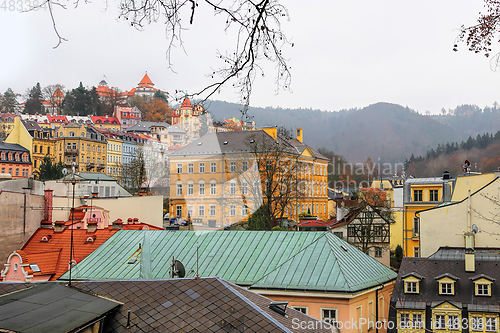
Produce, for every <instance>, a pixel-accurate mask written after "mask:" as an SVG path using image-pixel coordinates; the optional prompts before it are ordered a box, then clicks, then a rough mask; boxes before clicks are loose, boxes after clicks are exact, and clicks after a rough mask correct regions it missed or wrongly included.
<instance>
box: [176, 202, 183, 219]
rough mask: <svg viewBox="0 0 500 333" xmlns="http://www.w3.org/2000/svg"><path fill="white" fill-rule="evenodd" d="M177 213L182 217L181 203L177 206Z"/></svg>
mask: <svg viewBox="0 0 500 333" xmlns="http://www.w3.org/2000/svg"><path fill="white" fill-rule="evenodd" d="M175 213H176V216H177V217H181V216H182V206H181V205H177V206H176V207H175Z"/></svg>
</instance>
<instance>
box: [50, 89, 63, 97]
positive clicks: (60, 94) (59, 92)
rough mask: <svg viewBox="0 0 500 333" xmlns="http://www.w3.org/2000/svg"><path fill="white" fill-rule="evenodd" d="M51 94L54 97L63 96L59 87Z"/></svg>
mask: <svg viewBox="0 0 500 333" xmlns="http://www.w3.org/2000/svg"><path fill="white" fill-rule="evenodd" d="M52 96H54V97H64V94H63V92H62V91H61V89H59V88H57V89H56V91H55V92H54V94H53V95H52Z"/></svg>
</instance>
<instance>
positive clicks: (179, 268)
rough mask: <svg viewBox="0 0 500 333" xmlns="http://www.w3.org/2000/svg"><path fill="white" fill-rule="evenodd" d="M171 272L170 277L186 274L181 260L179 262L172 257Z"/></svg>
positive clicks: (181, 276)
mask: <svg viewBox="0 0 500 333" xmlns="http://www.w3.org/2000/svg"><path fill="white" fill-rule="evenodd" d="M171 272H172V276H171V277H172V278H174V277H179V278H183V277H185V276H186V269H185V268H184V265H183V264H182V262H180V261H179V260H175V259H174V258H173V257H172V267H171Z"/></svg>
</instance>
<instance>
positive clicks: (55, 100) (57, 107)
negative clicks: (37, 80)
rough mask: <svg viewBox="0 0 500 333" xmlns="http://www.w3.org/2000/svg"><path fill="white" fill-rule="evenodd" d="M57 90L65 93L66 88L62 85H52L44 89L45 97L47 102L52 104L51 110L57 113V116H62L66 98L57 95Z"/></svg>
mask: <svg viewBox="0 0 500 333" xmlns="http://www.w3.org/2000/svg"><path fill="white" fill-rule="evenodd" d="M57 89H59V90H61V92H62V91H64V86H63V85H62V84H58V83H57V84H51V85H48V86H46V87H45V88H43V91H42V92H43V97H44V99H45V100H47V101H49V102H50V106H51V109H52V110H53V111H55V113H56V114H61V110H62V105H63V100H64V96H58V95H56V91H57Z"/></svg>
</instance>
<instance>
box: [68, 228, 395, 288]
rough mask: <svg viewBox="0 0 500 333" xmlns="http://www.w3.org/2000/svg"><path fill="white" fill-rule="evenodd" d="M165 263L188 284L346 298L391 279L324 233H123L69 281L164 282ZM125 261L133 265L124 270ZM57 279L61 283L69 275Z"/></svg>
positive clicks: (376, 264)
mask: <svg viewBox="0 0 500 333" xmlns="http://www.w3.org/2000/svg"><path fill="white" fill-rule="evenodd" d="M139 244H141V245H139ZM197 249H198V254H197ZM197 256H198V260H197ZM144 257H146V258H147V257H150V260H151V261H150V265H142V264H141V258H144ZM172 257H175V258H176V259H177V260H180V261H181V262H182V263H183V264H184V266H185V268H186V276H187V277H193V276H195V274H196V271H197V270H198V273H199V274H200V276H219V277H221V278H223V279H225V280H228V281H230V282H232V283H235V284H238V285H242V286H250V285H253V286H252V287H256V288H264V287H268V286H271V287H272V288H276V289H286V290H314V291H320V292H331V291H332V292H347V293H353V292H357V291H360V290H363V289H366V288H370V287H373V286H377V285H380V284H381V283H385V282H388V281H392V280H393V279H395V278H396V274H395V273H394V272H393V271H392V270H390V269H389V268H387V267H386V266H384V265H382V264H380V263H379V262H378V261H376V260H375V259H373V258H371V257H369V256H367V255H366V254H364V253H362V252H361V251H360V250H358V249H357V248H355V247H353V246H351V245H349V244H348V243H347V242H345V241H343V240H341V239H340V238H338V237H336V236H334V235H333V234H331V233H322V232H307V231H305V232H286V231H283V232H279V231H272V232H271V231H234V232H233V231H230V232H229V231H211V232H199V231H175V232H171V231H143V232H140V231H128V230H122V231H120V232H119V233H116V234H115V235H114V236H113V237H111V238H110V239H109V240H108V241H107V242H105V243H104V244H103V245H102V246H100V247H99V248H98V249H97V250H96V251H94V252H93V253H91V254H90V255H89V256H88V257H86V258H85V259H84V260H82V261H81V262H80V263H78V265H77V266H76V267H75V269H74V270H73V278H74V279H75V280H113V279H124V280H128V279H144V278H149V279H164V278H167V277H169V275H170V262H171V258H172ZM130 259H136V261H134V262H133V263H132V264H129V263H128V262H130ZM147 267H150V268H149V270H148V268H147ZM305 271H307V272H308V273H309V274H308V275H306V274H304V272H305ZM360 272H363V274H360ZM61 279H62V280H67V279H68V274H65V275H63V276H62V277H61ZM254 284H255V285H254Z"/></svg>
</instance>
